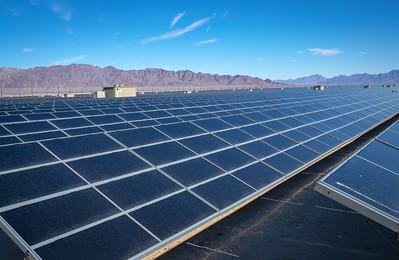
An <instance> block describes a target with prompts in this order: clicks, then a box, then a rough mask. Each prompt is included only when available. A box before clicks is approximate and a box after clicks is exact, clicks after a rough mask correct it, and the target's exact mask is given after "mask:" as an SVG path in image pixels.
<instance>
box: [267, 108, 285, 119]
mask: <svg viewBox="0 0 399 260" xmlns="http://www.w3.org/2000/svg"><path fill="white" fill-rule="evenodd" d="M262 113H263V114H265V115H267V116H269V117H271V118H274V119H275V118H281V117H285V116H287V115H286V114H284V113H281V112H280V111H277V110H274V109H272V110H267V111H262Z"/></svg>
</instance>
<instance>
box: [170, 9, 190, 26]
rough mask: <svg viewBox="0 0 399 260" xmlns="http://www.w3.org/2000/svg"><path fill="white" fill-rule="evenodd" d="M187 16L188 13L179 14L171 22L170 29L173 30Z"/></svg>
mask: <svg viewBox="0 0 399 260" xmlns="http://www.w3.org/2000/svg"><path fill="white" fill-rule="evenodd" d="M185 14H186V11H183V12H181V13H178V14H177V15H176V16H175V17H174V18H173V20H172V21H171V22H170V28H173V27H174V26H175V25H176V24H177V23H178V22H179V21H180V19H181V18H183V16H184V15H185Z"/></svg>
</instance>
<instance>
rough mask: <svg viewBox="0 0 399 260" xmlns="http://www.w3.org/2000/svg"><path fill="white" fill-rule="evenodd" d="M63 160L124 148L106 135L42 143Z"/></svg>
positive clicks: (76, 137)
mask: <svg viewBox="0 0 399 260" xmlns="http://www.w3.org/2000/svg"><path fill="white" fill-rule="evenodd" d="M42 143H43V144H44V145H45V146H46V147H47V148H48V149H50V151H52V152H53V153H55V154H56V155H57V156H58V157H60V158H61V159H69V158H73V157H80V156H85V155H90V154H96V153H102V152H108V151H112V150H116V149H120V148H122V147H121V146H120V145H119V144H117V143H116V142H115V141H113V140H112V139H110V138H109V137H107V136H106V135H104V134H93V135H85V136H74V137H68V138H62V139H54V140H49V141H44V142H42Z"/></svg>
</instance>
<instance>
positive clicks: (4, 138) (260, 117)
mask: <svg viewBox="0 0 399 260" xmlns="http://www.w3.org/2000/svg"><path fill="white" fill-rule="evenodd" d="M378 102H380V100H374V103H378ZM351 105H352V106H353V107H351ZM364 105H365V104H364V103H363V106H364ZM359 107H361V105H360V102H358V103H357V104H356V103H355V104H346V105H341V107H339V108H338V107H335V108H331V107H330V108H328V107H327V108H326V106H325V105H324V106H321V108H319V109H322V111H320V110H319V111H317V110H316V111H314V110H313V109H312V108H313V107H308V106H294V107H285V108H280V109H279V110H276V109H272V110H260V111H259V112H247V113H243V114H242V115H239V114H234V113H242V112H243V111H242V110H235V111H224V114H223V115H220V114H217V113H213V114H209V113H206V114H196V115H194V114H191V115H190V116H185V117H168V118H164V119H157V120H147V119H139V120H133V121H126V120H129V119H130V120H131V119H133V118H135V119H137V118H139V117H137V116H135V117H130V118H129V117H126V115H123V114H119V115H118V116H117V115H107V116H96V117H95V118H96V119H95V120H94V117H87V118H84V117H80V118H73V119H59V120H51V121H35V122H23V123H9V124H3V126H1V125H0V145H7V144H12V143H20V142H29V141H38V140H45V139H52V138H58V137H64V136H73V135H82V134H90V133H99V132H104V131H115V130H120V129H129V128H136V127H143V126H150V125H159V124H161V123H169V124H171V123H174V122H180V121H181V120H187V121H190V120H193V122H198V124H207V125H209V123H207V122H206V120H203V121H194V120H198V118H210V117H218V118H220V119H222V120H223V123H224V124H225V125H229V126H236V127H237V126H241V125H244V124H248V125H249V124H253V123H254V122H253V121H262V122H264V124H263V125H264V126H266V127H268V128H270V129H272V130H274V131H278V130H279V128H282V126H283V128H284V123H285V124H286V125H290V122H288V121H291V124H292V121H295V120H292V119H290V118H285V119H280V120H281V121H283V122H277V121H271V120H275V119H278V118H283V117H287V115H288V114H292V115H297V114H300V113H306V112H309V111H312V112H313V113H307V117H308V118H305V119H304V118H301V120H302V121H312V120H316V119H323V118H325V117H327V116H329V115H331V112H329V111H331V110H332V109H334V110H338V111H335V112H342V113H343V112H345V111H346V110H348V109H355V108H359ZM292 111H293V112H292ZM135 114H136V113H135ZM225 114H230V115H228V116H226V115H225ZM129 116H131V114H130V115H129ZM89 120H90V121H89ZM124 120H125V121H124ZM284 120H285V121H284ZM267 121H271V122H267ZM226 123H227V124H226ZM282 123H283V124H282ZM96 124H97V125H96ZM95 125H96V126H95ZM97 126H98V127H97ZM6 128H7V129H8V130H7V129H6ZM174 128H176V127H174ZM280 130H281V129H280ZM42 131H44V132H42ZM11 132H12V133H13V134H16V135H18V137H16V136H13V134H11Z"/></svg>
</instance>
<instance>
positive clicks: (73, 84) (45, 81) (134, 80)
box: [0, 64, 285, 90]
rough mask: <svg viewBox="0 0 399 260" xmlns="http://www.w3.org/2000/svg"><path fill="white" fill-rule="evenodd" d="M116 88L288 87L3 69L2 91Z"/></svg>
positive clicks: (207, 77)
mask: <svg viewBox="0 0 399 260" xmlns="http://www.w3.org/2000/svg"><path fill="white" fill-rule="evenodd" d="M113 84H125V85H136V86H137V87H139V88H146V87H165V88H166V86H167V87H168V88H173V87H178V86H185V87H187V86H190V87H193V88H195V87H196V86H204V87H205V86H206V87H216V86H221V87H232V88H233V87H234V86H261V87H279V86H285V85H284V84H283V83H276V82H273V81H271V80H270V79H261V78H257V77H250V76H245V75H235V76H231V75H218V74H209V73H201V72H199V73H196V72H192V71H190V70H179V71H170V70H163V69H156V68H149V69H143V70H121V69H117V68H115V67H112V66H108V67H105V68H101V67H98V66H93V65H85V64H72V65H66V66H59V65H57V66H50V67H35V68H30V69H17V68H0V87H1V88H29V89H31V88H32V89H35V88H42V89H44V88H46V89H47V88H48V89H50V90H51V89H54V88H61V89H65V88H68V89H100V88H102V87H105V86H111V85H113Z"/></svg>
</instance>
